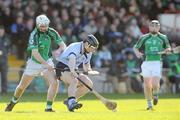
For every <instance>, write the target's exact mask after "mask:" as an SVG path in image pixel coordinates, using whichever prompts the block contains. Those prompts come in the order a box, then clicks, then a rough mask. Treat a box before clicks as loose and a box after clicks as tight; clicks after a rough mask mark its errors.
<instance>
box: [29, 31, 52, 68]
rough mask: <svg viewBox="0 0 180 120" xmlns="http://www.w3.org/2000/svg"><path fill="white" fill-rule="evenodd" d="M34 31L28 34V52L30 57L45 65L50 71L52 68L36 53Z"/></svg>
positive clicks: (36, 44) (36, 43) (36, 45)
mask: <svg viewBox="0 0 180 120" xmlns="http://www.w3.org/2000/svg"><path fill="white" fill-rule="evenodd" d="M36 32H37V31H36V29H35V30H34V31H33V32H32V33H31V34H30V37H29V43H28V51H31V56H33V57H34V58H35V59H36V60H37V61H38V62H40V63H41V64H43V65H45V66H46V67H47V68H48V69H49V70H52V69H53V67H52V66H50V65H49V64H48V63H47V62H46V61H45V60H44V59H43V58H42V56H41V55H40V54H39V51H38V42H37V36H36Z"/></svg>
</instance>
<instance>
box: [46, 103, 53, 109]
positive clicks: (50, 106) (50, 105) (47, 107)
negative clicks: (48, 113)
mask: <svg viewBox="0 0 180 120" xmlns="http://www.w3.org/2000/svg"><path fill="white" fill-rule="evenodd" d="M52 104H53V102H52V101H47V104H46V109H52Z"/></svg>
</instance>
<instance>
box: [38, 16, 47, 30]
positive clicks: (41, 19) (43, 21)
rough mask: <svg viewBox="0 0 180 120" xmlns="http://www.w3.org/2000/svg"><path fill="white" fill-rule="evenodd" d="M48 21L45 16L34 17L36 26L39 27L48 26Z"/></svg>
mask: <svg viewBox="0 0 180 120" xmlns="http://www.w3.org/2000/svg"><path fill="white" fill-rule="evenodd" d="M49 23H50V20H49V18H48V17H47V16H46V15H39V16H37V17H36V25H37V26H38V27H39V26H40V25H45V26H49Z"/></svg>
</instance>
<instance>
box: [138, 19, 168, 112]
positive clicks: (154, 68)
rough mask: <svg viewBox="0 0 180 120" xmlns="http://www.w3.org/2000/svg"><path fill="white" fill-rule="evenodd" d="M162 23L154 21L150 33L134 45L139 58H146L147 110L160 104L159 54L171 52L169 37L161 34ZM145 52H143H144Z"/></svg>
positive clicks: (144, 67)
mask: <svg viewBox="0 0 180 120" xmlns="http://www.w3.org/2000/svg"><path fill="white" fill-rule="evenodd" d="M159 30H160V23H159V21H157V20H152V21H151V22H150V24H149V33H147V34H145V35H143V36H141V37H140V39H139V40H138V42H137V43H136V44H135V45H134V51H135V54H136V56H137V57H138V58H141V57H145V61H144V62H143V63H142V65H141V70H142V73H141V74H142V76H143V79H144V94H145V97H146V99H147V110H151V109H152V99H153V104H154V105H156V104H157V103H158V92H159V88H160V85H159V82H160V79H161V71H162V61H161V56H162V55H160V54H158V52H162V51H165V52H167V53H168V52H169V51H170V50H171V47H170V44H169V41H168V39H167V36H166V35H164V34H162V33H160V32H159ZM142 51H143V52H142Z"/></svg>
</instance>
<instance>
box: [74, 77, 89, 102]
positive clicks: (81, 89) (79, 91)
mask: <svg viewBox="0 0 180 120" xmlns="http://www.w3.org/2000/svg"><path fill="white" fill-rule="evenodd" d="M79 78H80V79H81V80H82V81H83V82H85V83H86V84H87V85H88V86H89V87H91V88H92V87H93V83H92V81H91V79H90V78H89V77H88V76H86V75H84V74H80V75H79ZM88 92H89V89H88V88H87V87H86V86H84V85H83V84H82V83H80V82H79V84H78V88H77V91H76V99H79V98H80V97H82V96H84V95H85V94H86V93H88Z"/></svg>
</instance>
